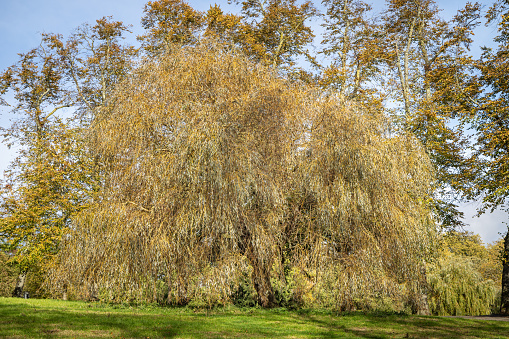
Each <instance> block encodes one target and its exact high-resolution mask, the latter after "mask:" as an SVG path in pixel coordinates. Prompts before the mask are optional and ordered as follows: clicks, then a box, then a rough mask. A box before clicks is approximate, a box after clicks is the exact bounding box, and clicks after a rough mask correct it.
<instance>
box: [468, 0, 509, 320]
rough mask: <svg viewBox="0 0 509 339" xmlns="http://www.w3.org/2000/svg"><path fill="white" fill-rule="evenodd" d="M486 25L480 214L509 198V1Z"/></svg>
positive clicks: (508, 293)
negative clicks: (490, 37)
mask: <svg viewBox="0 0 509 339" xmlns="http://www.w3.org/2000/svg"><path fill="white" fill-rule="evenodd" d="M486 17H487V19H488V22H487V24H491V23H497V25H498V35H497V36H496V37H495V39H494V41H495V42H496V43H497V44H498V46H497V48H496V49H495V50H493V49H491V48H487V47H485V48H484V51H483V54H482V56H481V59H480V60H479V63H478V69H479V71H480V72H481V75H480V77H479V79H478V80H479V82H480V83H481V85H482V86H483V87H482V90H483V92H482V98H481V99H480V100H479V101H478V102H477V103H478V105H477V111H476V115H475V117H474V120H473V122H472V123H473V125H474V126H475V129H476V130H477V143H476V147H475V150H476V168H475V184H474V189H473V195H474V196H477V197H482V199H483V205H482V206H481V209H480V213H483V212H484V211H486V210H491V211H493V210H494V209H496V208H497V207H501V208H503V209H505V210H506V211H507V210H508V208H507V199H508V197H509V175H508V170H509V167H508V166H509V84H508V82H507V69H509V1H507V0H499V1H496V2H495V3H494V5H493V6H492V7H491V8H490V9H489V11H488V12H487V15H486ZM508 248H509V236H506V237H505V254H504V272H503V276H502V308H501V312H502V313H504V314H509V273H508V272H509V261H508V260H507V253H508V252H507V251H508Z"/></svg>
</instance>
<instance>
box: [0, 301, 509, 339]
mask: <svg viewBox="0 0 509 339" xmlns="http://www.w3.org/2000/svg"><path fill="white" fill-rule="evenodd" d="M0 337H2V338H111V337H113V338H449V339H450V338H509V322H503V321H491V320H474V319H462V318H441V317H422V316H406V315H395V314H385V315H384V314H361V313H356V314H347V315H335V314H333V313H331V312H327V311H306V312H304V311H302V312H296V311H288V310H283V309H275V310H262V309H245V310H240V309H237V308H227V309H220V310H214V311H208V312H207V311H193V310H191V309H187V308H162V307H128V306H111V305H104V304H100V303H85V302H77V301H60V300H38V299H27V300H25V299H14V298H0Z"/></svg>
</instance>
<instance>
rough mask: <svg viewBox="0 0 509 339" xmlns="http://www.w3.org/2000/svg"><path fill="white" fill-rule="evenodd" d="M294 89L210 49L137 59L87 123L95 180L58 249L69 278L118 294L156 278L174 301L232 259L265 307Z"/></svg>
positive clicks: (227, 276) (225, 271) (291, 135)
mask: <svg viewBox="0 0 509 339" xmlns="http://www.w3.org/2000/svg"><path fill="white" fill-rule="evenodd" d="M300 97H301V94H300V91H299V90H298V89H297V88H292V87H290V86H288V85H286V84H285V83H284V81H282V80H279V79H277V78H276V77H275V76H274V74H273V73H272V72H271V71H269V70H267V69H266V68H263V67H261V66H257V65H254V64H252V63H250V62H248V61H247V60H246V59H245V58H242V57H239V56H237V55H234V54H228V53H225V52H222V51H221V50H220V49H215V48H212V49H211V48H207V47H204V48H183V49H181V50H178V52H175V53H173V54H172V55H171V56H165V57H164V58H162V59H160V60H159V61H158V62H157V63H153V62H146V63H145V64H144V65H142V66H141V67H140V68H139V69H137V70H136V72H135V73H134V74H133V76H132V77H130V78H129V80H128V81H125V82H123V83H122V85H121V86H119V88H118V89H117V92H116V100H115V104H114V106H112V107H111V111H110V112H108V114H106V115H105V117H104V118H103V119H102V120H100V121H97V123H96V124H95V125H94V127H93V128H94V130H95V133H96V135H97V138H96V139H95V141H94V143H95V144H94V147H95V148H96V150H97V152H98V153H99V154H100V155H101V158H102V161H103V165H104V168H105V173H106V175H105V177H104V187H105V188H104V190H103V191H102V192H101V197H100V199H98V201H97V204H96V205H95V206H92V207H91V208H89V209H88V210H87V211H85V212H84V213H82V214H81V215H80V216H79V217H78V218H77V219H76V223H75V229H76V232H75V233H72V234H70V235H69V236H70V241H69V244H68V246H67V247H66V248H65V250H64V252H62V259H63V260H65V261H64V263H63V264H64V267H68V268H69V269H64V272H67V273H68V274H69V275H70V277H69V279H70V280H69V281H70V282H72V283H76V282H78V281H79V279H82V278H85V280H87V281H90V282H91V283H92V284H97V286H109V288H111V291H113V292H114V293H115V295H116V296H118V295H119V294H121V293H123V292H125V291H128V292H134V291H137V290H140V291H141V290H142V289H143V288H142V287H144V286H147V285H146V283H147V282H149V283H152V284H153V287H154V288H156V285H157V284H158V281H159V282H160V281H161V280H163V281H164V282H165V283H166V284H167V286H168V291H166V292H167V293H168V299H169V301H170V302H176V303H185V302H187V301H189V300H190V299H191V297H192V295H191V291H190V288H191V285H192V283H196V279H202V278H200V276H202V275H203V274H202V273H203V272H204V271H206V270H208V271H210V270H212V271H214V272H215V274H214V275H213V276H214V277H215V278H218V280H217V281H215V282H214V284H220V283H221V282H222V283H223V284H224V286H221V287H222V288H226V287H227V286H228V284H231V279H233V278H234V274H231V273H235V271H238V270H235V269H234V268H233V267H232V265H234V266H235V265H240V264H241V261H239V260H237V259H238V257H239V256H243V257H244V258H245V259H246V260H247V262H248V263H249V265H250V266H251V267H252V283H253V286H254V288H255V289H256V291H257V293H258V296H259V302H260V303H261V305H263V306H271V305H273V304H274V294H273V292H272V287H271V282H270V277H269V273H270V269H271V267H272V264H273V262H274V260H275V259H274V258H276V257H277V255H278V254H277V244H278V242H279V237H280V232H279V225H280V224H281V222H282V216H283V215H284V213H283V211H284V199H283V192H282V190H281V182H284V173H285V171H286V167H285V165H284V164H285V157H286V156H287V155H288V154H290V152H288V147H289V145H291V141H292V140H294V139H295V130H296V129H295V128H290V127H291V125H292V124H296V123H297V122H298V117H297V115H298V113H299V112H300V105H299V101H300ZM119 131H122V133H118V132H119ZM71 267H72V269H70V268H71ZM232 270H233V272H232ZM219 277H222V278H224V279H222V278H221V279H219ZM76 279H78V280H76ZM151 286H152V285H151ZM151 297H155V295H151Z"/></svg>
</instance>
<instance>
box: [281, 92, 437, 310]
mask: <svg viewBox="0 0 509 339" xmlns="http://www.w3.org/2000/svg"><path fill="white" fill-rule="evenodd" d="M342 99H343V98H342V97H340V98H339V99H335V98H328V99H327V100H324V102H322V103H320V105H319V107H318V108H317V109H316V111H315V112H314V114H310V115H309V116H308V119H307V122H308V123H307V125H306V126H307V127H308V130H307V132H306V135H307V136H308V138H306V140H305V142H303V144H302V145H301V147H302V148H303V149H304V150H305V152H304V154H302V156H301V157H300V158H299V159H298V160H297V161H298V163H299V165H298V166H297V168H298V170H297V171H296V172H295V173H294V174H293V179H292V182H293V183H294V184H295V185H296V186H294V189H293V196H292V198H293V199H292V204H291V206H292V213H293V214H292V218H291V223H292V224H293V225H294V227H293V229H292V231H291V232H288V234H290V235H291V236H290V237H289V239H292V240H293V241H291V242H290V243H291V245H292V246H295V247H296V249H300V248H306V247H307V248H310V249H311V250H310V251H304V252H301V251H297V252H296V253H294V258H295V259H297V262H306V265H305V266H307V267H308V268H311V269H312V270H313V271H312V275H314V276H315V284H316V285H317V288H318V287H319V288H321V289H325V290H329V293H330V294H331V295H332V296H333V303H334V304H333V305H334V307H337V308H340V309H355V308H366V307H371V306H373V305H370V304H371V303H372V302H373V301H374V299H376V298H378V299H379V300H381V299H382V298H383V297H385V298H387V299H393V300H395V299H399V300H400V301H401V302H402V304H405V305H406V306H404V307H410V308H411V309H412V311H413V312H422V313H426V312H427V311H426V302H425V300H424V298H423V295H424V294H425V293H426V283H425V267H424V264H425V262H426V260H427V259H428V258H429V255H430V249H431V248H433V239H434V223H433V222H432V220H430V213H429V210H428V208H427V200H428V199H429V194H430V186H429V185H430V183H431V180H432V175H433V174H432V172H433V171H432V168H431V164H430V162H429V158H428V157H427V156H426V154H425V152H424V150H423V148H422V146H421V144H420V143H419V142H418V141H417V140H416V139H415V138H414V137H412V136H411V135H401V136H397V135H391V134H390V133H389V132H388V128H389V126H390V125H389V124H387V118H386V117H385V116H383V115H381V114H379V115H373V113H372V112H365V111H362V110H359V109H358V108H356V106H355V105H354V104H345V102H344V101H343V100H342ZM360 107H364V106H360ZM302 239H305V241H304V242H303V241H302ZM317 298H318V299H319V300H320V299H321V298H323V296H320V295H317ZM394 303H397V301H394ZM375 307H376V306H375ZM395 308H397V307H395Z"/></svg>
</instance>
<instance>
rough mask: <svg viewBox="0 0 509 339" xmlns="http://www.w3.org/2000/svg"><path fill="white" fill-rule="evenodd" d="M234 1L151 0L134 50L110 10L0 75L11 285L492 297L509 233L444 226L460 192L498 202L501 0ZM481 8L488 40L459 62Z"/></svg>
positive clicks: (223, 300)
mask: <svg viewBox="0 0 509 339" xmlns="http://www.w3.org/2000/svg"><path fill="white" fill-rule="evenodd" d="M234 4H236V5H238V7H239V13H225V12H223V11H222V9H221V8H220V7H219V6H218V5H214V6H211V7H210V9H209V10H208V11H206V12H200V11H197V10H195V9H193V8H192V7H191V6H190V5H189V4H187V3H185V2H182V1H179V0H159V1H151V2H148V3H147V4H146V5H145V8H144V15H143V17H142V20H141V23H142V26H143V27H144V28H145V34H144V35H142V36H139V37H138V41H139V42H140V45H139V46H131V45H128V44H126V43H125V42H124V40H123V39H124V37H125V36H126V35H127V34H129V29H128V27H127V26H125V25H124V23H122V22H117V21H114V20H113V19H112V18H110V17H105V18H102V19H100V20H97V21H96V23H95V25H93V26H91V25H83V26H81V27H79V28H77V29H76V30H75V31H74V32H73V33H72V34H71V35H70V36H68V37H66V38H64V37H63V36H62V35H58V34H43V36H42V41H41V44H40V46H39V47H37V48H35V49H33V50H31V51H29V52H27V53H22V54H20V60H19V61H18V62H17V63H16V64H14V65H13V66H11V67H9V68H7V69H6V70H4V71H3V72H2V73H1V74H0V94H2V95H3V94H6V93H8V92H9V93H13V94H14V98H15V102H14V103H6V102H5V100H3V99H2V103H4V104H6V105H7V104H10V105H11V106H12V114H15V115H16V116H17V117H18V119H17V120H16V122H14V123H13V124H12V126H10V127H9V128H6V129H4V134H5V136H6V137H7V142H9V143H15V144H19V145H20V146H21V151H20V153H19V156H18V158H17V159H16V160H15V161H14V162H13V163H12V164H11V166H10V170H9V171H8V172H7V173H6V180H5V182H4V183H3V186H2V188H1V194H2V201H1V207H0V213H1V215H2V219H1V220H0V239H1V240H0V241H1V245H2V247H3V248H4V251H5V253H7V254H8V255H9V258H8V261H9V262H10V265H11V266H12V265H14V266H13V267H15V268H16V269H17V272H18V274H19V277H18V284H17V285H18V286H17V287H16V288H17V289H18V291H20V290H22V289H23V283H24V281H25V278H27V279H32V280H31V284H32V285H33V286H37V288H35V287H34V292H35V289H36V290H37V292H36V293H39V294H40V295H41V296H52V297H61V296H63V295H65V296H66V297H69V298H81V299H90V298H92V299H101V300H106V301H113V302H125V301H135V302H159V303H169V304H191V305H200V306H207V307H211V306H215V305H222V304H228V303H236V304H238V305H255V304H259V305H261V306H263V307H273V306H277V305H280V306H286V307H312V306H321V307H330V308H335V309H339V310H353V309H385V310H396V311H408V312H413V313H429V312H433V313H437V314H480V313H487V312H489V311H490V309H491V308H498V307H499V306H497V303H499V301H500V300H501V299H500V296H498V293H502V303H504V300H505V303H506V304H502V305H501V306H500V307H501V310H502V312H507V311H508V310H509V306H508V304H507V303H509V296H507V293H509V289H507V287H505V288H504V289H502V292H500V286H501V285H502V282H501V280H500V277H502V260H501V256H503V255H505V256H507V250H508V249H507V247H508V246H509V241H506V242H505V247H506V249H505V252H504V251H503V249H502V248H503V247H504V246H503V244H502V242H500V243H499V244H498V245H493V246H491V247H489V248H488V249H487V248H486V247H484V246H483V245H482V243H481V242H480V240H479V238H476V237H475V236H473V235H471V234H468V233H461V232H460V233H458V232H457V231H455V230H457V229H458V228H461V226H463V224H462V222H461V216H462V214H461V213H460V212H459V211H458V210H457V209H456V207H457V206H456V205H455V203H457V202H458V201H459V200H460V199H474V198H477V199H479V198H482V199H483V205H482V207H481V209H480V213H483V212H485V211H489V210H490V209H494V208H497V207H499V206H502V207H503V206H504V204H505V202H506V197H507V194H508V190H507V187H509V186H508V184H507V180H508V176H507V168H506V166H507V164H508V163H509V162H508V161H507V160H508V159H507V156H508V152H507V147H508V146H507V145H508V144H509V141H508V139H507V136H508V133H507V124H508V119H507V113H508V108H507V107H508V106H507V100H508V99H509V97H508V93H509V92H508V87H507V81H506V80H505V77H506V70H507V69H508V62H507V48H508V45H507V41H508V40H507V37H508V36H509V35H508V33H509V32H508V31H507V27H508V26H507V22H508V20H509V3H508V2H507V1H505V0H499V1H497V2H495V3H494V4H493V6H491V7H490V8H489V10H488V11H487V12H485V13H483V12H482V8H481V6H480V5H479V4H477V3H476V4H470V3H469V4H467V5H466V7H465V8H464V9H462V10H460V11H458V13H457V15H456V16H454V17H453V19H452V20H451V21H445V20H443V19H442V18H441V17H440V16H439V8H438V6H437V4H435V2H433V1H428V0H412V1H409V0H406V1H403V0H388V1H386V6H385V9H384V11H383V12H382V13H381V14H380V15H377V16H374V15H373V11H372V8H371V6H370V5H369V4H367V3H364V2H362V1H344V0H343V1H324V2H323V3H322V5H323V6H324V8H325V12H324V13H319V11H318V10H317V9H316V8H315V6H314V5H313V4H312V3H311V2H305V3H298V2H297V1H265V2H261V1H234ZM483 17H484V18H486V22H487V23H488V24H492V25H494V26H496V27H497V28H498V35H497V37H495V38H494V41H495V42H496V43H497V47H496V49H495V50H492V49H489V48H484V49H483V54H482V56H481V57H480V59H478V60H476V59H475V58H473V57H472V56H471V55H469V46H470V44H471V43H472V36H473V32H474V30H475V28H476V26H477V25H479V24H480V23H481V21H482V18H483ZM318 18H320V20H321V21H322V22H323V27H324V34H323V36H322V37H321V38H322V39H321V42H320V44H319V47H316V48H315V49H314V51H313V52H310V50H309V47H310V44H311V43H312V41H313V39H314V38H315V36H314V33H313V30H312V27H311V24H310V23H311V22H312V21H313V20H315V19H318ZM304 64H307V65H309V66H308V67H304V66H302V65H304ZM469 130H470V131H469ZM471 131H475V138H474V141H472V137H471V134H472V132H471ZM506 239H507V237H506ZM470 243H473V244H475V246H474V247H475V248H476V249H477V252H475V253H471V252H468V251H466V252H465V251H464V250H463V249H462V246H465V244H470ZM467 252H468V253H467ZM504 253H505V254H504ZM5 260H7V259H5V258H4V257H2V261H3V262H5ZM7 269H8V268H6V270H7ZM2 272H7V273H5V274H7V275H9V274H10V275H11V276H12V272H8V271H2ZM2 274H3V273H2ZM507 274H509V273H506V275H507ZM31 276H32V278H31ZM34 277H35V278H34ZM504 282H505V284H506V285H507V283H508V282H509V279H507V278H506V279H505V280H504ZM504 298H505V299H504Z"/></svg>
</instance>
